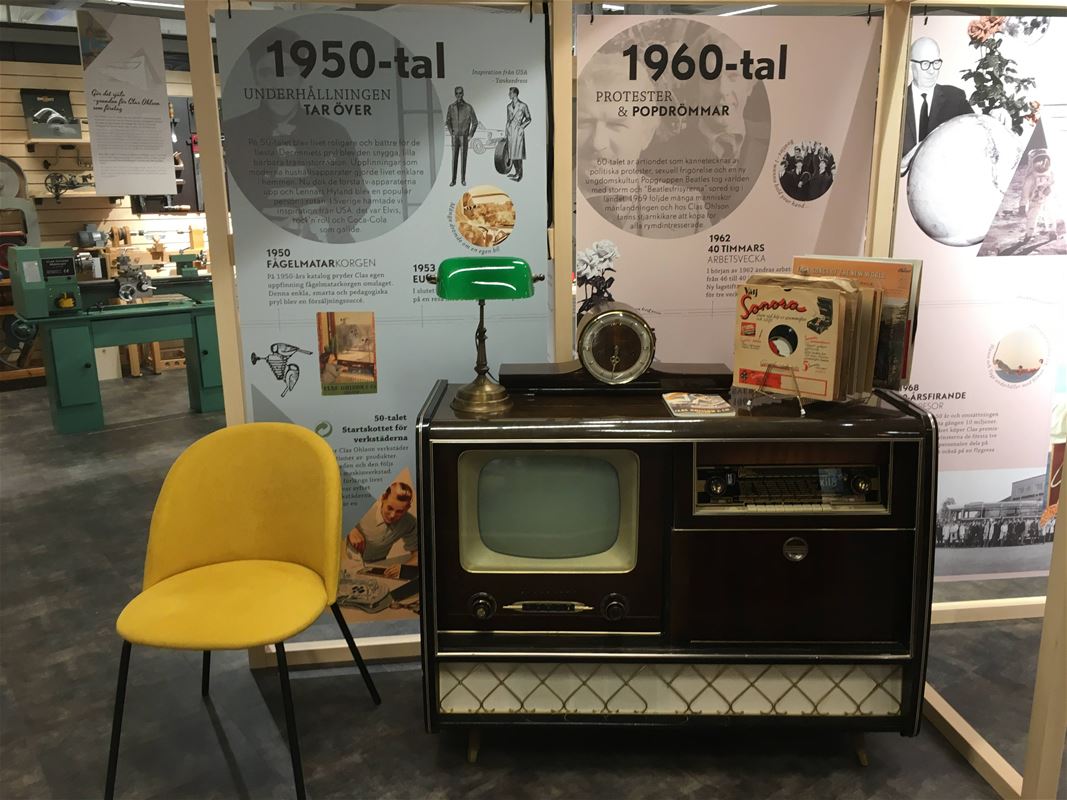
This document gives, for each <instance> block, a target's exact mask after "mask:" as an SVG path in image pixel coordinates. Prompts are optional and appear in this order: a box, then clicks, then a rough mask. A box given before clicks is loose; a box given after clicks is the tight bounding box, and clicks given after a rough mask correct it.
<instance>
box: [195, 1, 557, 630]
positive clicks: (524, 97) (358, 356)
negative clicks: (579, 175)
mask: <svg viewBox="0 0 1067 800" xmlns="http://www.w3.org/2000/svg"><path fill="white" fill-rule="evenodd" d="M216 24H217V25H218V39H219V68H220V75H221V77H222V127H223V133H224V135H225V142H224V147H225V154H226V166H227V169H228V172H229V185H230V202H231V206H232V215H233V229H234V244H235V251H236V263H237V294H238V299H239V304H240V324H241V338H242V346H243V353H244V356H243V360H244V380H245V390H246V392H245V396H246V402H247V404H248V408H247V412H248V418H249V419H251V420H257V421H262V420H268V421H270V420H276V421H290V422H295V423H298V424H300V425H304V426H307V427H308V428H311V429H312V430H314V431H316V432H317V433H319V435H320V436H323V437H324V438H325V439H326V440H327V441H328V442H329V443H330V444H331V445H332V446H333V448H334V452H335V453H336V454H337V460H338V462H339V464H340V466H341V471H342V477H343V492H344V534H343V535H344V537H345V545H344V547H345V549H344V556H343V563H342V581H341V595H340V602H341V606H342V608H343V609H344V613H345V616H346V617H347V618H349V619H350V620H351V621H357V622H362V621H381V620H406V621H407V627H406V628H403V629H402V630H397V629H396V628H389V629H388V631H387V632H408V631H411V632H413V631H415V630H416V625H415V621H416V616H417V613H418V605H419V604H418V592H417V585H418V584H417V577H418V564H417V557H416V556H415V552H416V549H417V541H416V538H415V537H416V534H415V522H414V514H415V502H414V483H413V480H412V475H413V474H414V472H415V450H414V428H415V421H416V417H417V415H418V411H419V409H420V407H421V406H422V404H423V402H424V401H425V399H426V397H427V395H428V394H429V392H430V389H431V388H432V385H433V382H434V381H435V380H436V379H438V378H444V379H448V380H450V381H452V382H455V383H466V382H468V381H470V380H471V379H472V378H473V377H474V370H473V364H474V359H475V353H474V344H473V339H474V332H475V329H476V327H477V324H478V306H477V305H476V304H475V303H473V302H446V301H444V300H441V299H440V298H438V297H437V294H436V289H435V286H434V285H433V284H432V283H431V282H430V281H429V280H428V278H429V277H431V276H433V275H434V274H435V273H436V271H437V266H438V265H439V264H440V263H441V261H442V260H443V259H445V258H449V257H452V256H500V257H517V258H522V259H525V260H526V261H528V262H529V263H530V265H531V268H532V269H533V271H534V272H536V273H548V274H551V269H550V268H549V265H548V263H547V252H546V235H545V231H546V229H547V197H548V191H547V182H548V179H547V164H548V159H547V142H548V135H549V127H548V125H547V121H548V108H547V93H546V86H545V60H544V59H545V26H544V19H543V17H541V16H537V15H535V17H534V18H533V20H532V21H531V19H530V17H529V15H528V14H527V13H526V11H525V9H524V10H522V12H521V13H520V12H519V11H517V10H516V11H513V12H506V13H502V12H496V11H485V10H479V9H455V8H436V7H434V8H431V7H410V6H409V7H403V8H398V9H387V10H380V11H374V10H367V11H349V10H346V11H344V12H343V13H342V12H337V11H330V10H317V9H307V10H297V11H243V12H239V11H236V10H235V11H234V12H233V15H232V17H231V16H230V15H229V14H223V15H220V16H219V18H218V20H217V23H216ZM551 296H552V288H551V285H544V284H541V285H539V286H538V289H537V291H536V293H535V295H534V297H532V298H530V299H526V300H521V301H490V302H488V303H487V304H486V308H485V316H486V317H487V322H486V324H487V326H488V328H489V329H490V330H491V331H492V332H493V335H492V339H491V340H490V342H489V346H488V356H489V360H490V367H491V368H492V369H493V371H494V372H496V370H497V368H498V365H499V364H500V362H502V361H517V362H527V361H544V360H546V359H547V358H548V355H549V353H550V352H551V342H550V341H549V337H550V334H551V330H552V325H551V323H550V314H549V298H550V297H551Z"/></svg>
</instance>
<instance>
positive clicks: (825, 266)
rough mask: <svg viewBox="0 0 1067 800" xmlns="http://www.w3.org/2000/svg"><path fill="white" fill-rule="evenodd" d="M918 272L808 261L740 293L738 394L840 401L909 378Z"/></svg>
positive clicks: (895, 264) (900, 264) (884, 262)
mask: <svg viewBox="0 0 1067 800" xmlns="http://www.w3.org/2000/svg"><path fill="white" fill-rule="evenodd" d="M919 266H920V265H919V264H918V263H917V262H910V261H907V262H906V261H899V260H896V261H890V260H888V259H838V258H836V257H826V258H823V257H817V256H807V257H803V258H797V259H796V260H795V261H794V274H792V275H790V274H782V273H758V274H756V275H753V276H751V277H750V278H749V279H748V280H747V281H745V283H743V284H742V285H741V286H739V287H738V291H737V306H736V309H735V312H736V313H735V329H734V385H735V386H740V387H744V388H748V389H756V390H759V391H766V392H770V393H772V394H786V395H794V396H797V397H806V398H812V399H817V400H843V399H845V398H846V397H848V396H850V395H856V394H863V393H867V392H870V391H871V389H872V387H874V386H885V387H889V388H899V387H900V386H901V385H902V384H903V383H904V382H905V381H906V380H907V377H908V371H909V369H910V357H911V352H912V342H913V337H914V331H915V306H916V300H917V297H918V274H919Z"/></svg>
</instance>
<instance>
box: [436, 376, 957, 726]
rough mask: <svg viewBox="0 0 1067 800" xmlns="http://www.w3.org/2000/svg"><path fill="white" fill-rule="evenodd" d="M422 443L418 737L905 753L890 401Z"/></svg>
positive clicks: (923, 642) (582, 406)
mask: <svg viewBox="0 0 1067 800" xmlns="http://www.w3.org/2000/svg"><path fill="white" fill-rule="evenodd" d="M456 388H457V387H456V386H454V385H447V384H445V383H444V382H438V383H437V384H436V385H435V386H434V388H433V391H432V392H431V394H430V396H429V398H428V399H427V401H426V403H425V406H424V407H423V409H422V412H421V414H420V417H419V421H418V461H419V466H418V472H419V483H420V491H419V493H418V511H419V524H420V529H421V544H420V547H421V550H420V562H421V564H422V598H423V615H422V657H423V668H424V675H425V681H424V690H425V709H426V726H427V729H428V730H430V731H436V730H438V729H440V728H441V727H443V726H450V725H456V726H487V725H496V724H568V725H572V724H584V723H595V724H604V723H618V724H634V723H641V724H662V725H678V724H694V723H708V724H768V723H773V724H802V725H828V726H839V727H845V728H854V729H860V730H883V731H886V730H888V731H899V732H900V733H901V734H903V735H909V736H912V735H915V734H916V733H917V732H918V729H919V720H920V711H921V703H922V691H923V683H924V674H925V670H926V649H927V640H928V633H929V621H930V593H931V582H932V561H933V538H932V524H933V517H934V503H935V497H936V492H935V486H934V483H935V476H936V474H937V471H936V463H935V461H936V453H937V441H936V425H935V422H934V420H933V418H932V417H931V416H930V415H929V414H927V413H925V412H924V411H922V410H921V409H919V408H917V407H916V406H914V405H912V404H910V403H908V402H907V401H905V400H903V399H902V398H901V397H899V396H898V395H896V394H894V393H891V392H885V391H878V392H876V393H875V394H874V395H873V396H871V397H870V398H869V399H868V400H866V401H862V402H853V403H844V404H830V403H814V404H811V405H809V406H808V407H807V413H806V414H804V415H799V414H798V413H797V405H796V403H790V402H783V403H780V404H775V405H774V406H772V407H767V408H757V409H755V410H753V411H751V412H739V413H738V415H737V416H734V417H721V418H712V419H702V418H698V419H692V418H676V417H673V416H672V415H671V413H670V412H669V411H668V409H667V407H666V405H665V404H664V402H663V400H662V398H661V397H660V395H659V394H658V393H652V394H644V395H640V394H638V395H627V394H616V393H612V392H611V391H605V392H603V393H599V394H597V393H587V394H577V395H571V394H566V393H559V394H518V395H513V400H514V407H513V409H512V410H511V411H510V412H508V413H507V414H505V415H502V416H498V417H494V418H491V419H461V418H458V417H457V416H456V414H455V413H454V412H453V411H452V410H451V408H450V407H449V402H450V400H451V398H452V396H453V394H454V392H455V390H456Z"/></svg>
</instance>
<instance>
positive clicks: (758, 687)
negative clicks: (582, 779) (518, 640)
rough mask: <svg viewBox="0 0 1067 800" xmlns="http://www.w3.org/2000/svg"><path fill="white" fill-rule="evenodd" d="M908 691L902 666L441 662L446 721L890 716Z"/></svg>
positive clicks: (440, 684) (440, 687) (897, 711)
mask: <svg viewBox="0 0 1067 800" xmlns="http://www.w3.org/2000/svg"><path fill="white" fill-rule="evenodd" d="M901 691H902V689H901V668H900V667H899V666H894V665H858V664H819V665H806V664H805V665H791V664H667V663H662V662H661V663H652V664H631V663H610V664H609V663H603V664H596V663H584V662H583V663H570V664H568V663H562V664H560V663H557V664H543V663H526V662H493V663H483V662H478V663H475V662H439V664H438V692H439V693H438V696H439V697H440V710H441V713H443V714H620V715H637V716H640V715H642V714H667V715H672V714H673V715H680V716H689V715H695V716H789V717H804V716H809V717H863V716H872V717H886V716H898V715H899V714H900V702H901Z"/></svg>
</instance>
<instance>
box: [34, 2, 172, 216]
mask: <svg viewBox="0 0 1067 800" xmlns="http://www.w3.org/2000/svg"><path fill="white" fill-rule="evenodd" d="M77 13H78V44H79V46H80V50H81V64H82V70H83V73H84V75H83V77H84V79H85V111H86V116H87V117H88V122H89V130H90V131H91V132H92V137H91V142H90V143H91V147H92V152H93V175H94V176H95V180H96V191H97V194H101V195H126V194H135V195H140V194H145V195H172V194H174V193H175V191H176V189H177V183H176V173H175V169H174V166H175V161H174V148H173V147H171V127H170V113H169V110H168V105H167V74H166V72H165V71H164V63H163V35H162V33H161V32H160V23H159V19H157V18H155V17H148V16H138V15H134V14H114V13H111V12H109V11H99V10H96V9H88V10H85V9H83V10H79V11H78V12H77ZM54 110H55V111H56V112H58V116H65V114H64V111H65V109H64V110H61V109H54ZM57 121H58V119H57ZM80 135H81V133H80V129H79V130H78V136H80Z"/></svg>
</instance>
